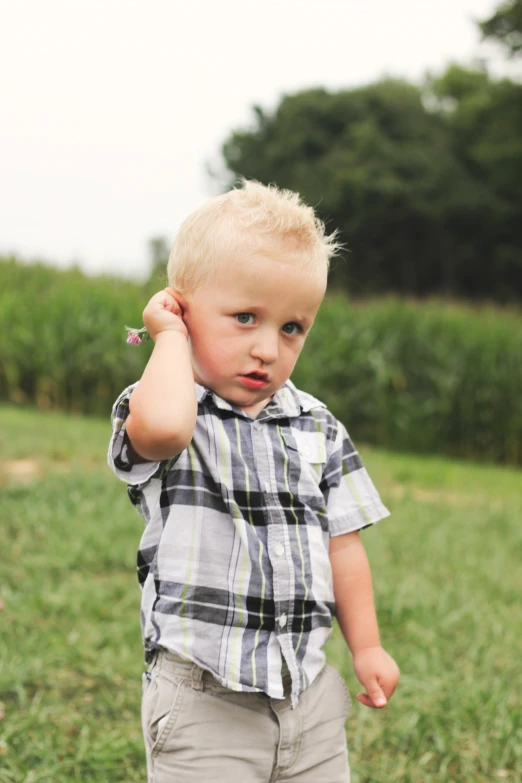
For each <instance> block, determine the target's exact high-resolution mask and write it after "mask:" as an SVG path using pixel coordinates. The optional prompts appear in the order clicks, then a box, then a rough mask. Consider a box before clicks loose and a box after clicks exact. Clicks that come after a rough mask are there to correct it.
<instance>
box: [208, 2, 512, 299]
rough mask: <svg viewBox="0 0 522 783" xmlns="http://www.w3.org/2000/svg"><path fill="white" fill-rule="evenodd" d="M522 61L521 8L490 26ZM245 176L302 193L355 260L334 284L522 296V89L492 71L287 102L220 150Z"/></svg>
mask: <svg viewBox="0 0 522 783" xmlns="http://www.w3.org/2000/svg"><path fill="white" fill-rule="evenodd" d="M480 27H481V30H482V33H483V35H484V36H485V37H490V38H495V39H496V40H498V41H500V42H501V43H502V44H503V45H504V47H505V50H506V51H507V52H508V53H509V55H510V56H512V57H516V56H517V55H519V53H520V51H522V0H511V2H508V3H507V4H505V5H504V6H501V7H500V8H499V9H498V10H497V11H496V12H495V13H494V14H493V16H492V17H491V19H488V20H485V21H483V22H481V23H480ZM222 155H223V160H224V163H225V165H226V169H227V176H228V179H227V181H226V183H225V186H226V187H232V186H233V184H234V182H235V181H236V180H237V178H238V177H247V178H249V179H250V178H251V179H257V180H259V181H261V182H264V183H276V184H277V185H278V186H279V187H283V188H290V189H291V190H295V191H298V192H299V193H300V194H301V195H302V197H303V198H304V200H305V201H306V202H308V203H310V204H312V205H313V206H315V207H316V209H317V212H318V214H319V215H320V216H321V218H322V219H324V220H325V221H326V223H327V226H328V227H329V229H330V230H333V229H334V228H337V229H338V230H339V234H340V239H341V241H342V242H343V243H344V245H345V248H346V252H345V253H344V258H343V259H340V260H338V261H337V262H334V264H333V269H332V273H331V283H332V285H333V286H334V287H338V288H346V289H347V290H349V291H350V292H352V293H354V294H358V295H364V294H369V293H372V294H374V293H383V292H394V293H398V294H401V295H415V296H425V295H428V294H434V293H436V294H442V295H446V296H455V297H462V298H467V299H484V298H489V299H496V300H498V301H520V300H521V299H522V85H521V84H519V83H518V82H516V81H515V80H513V79H510V78H495V77H494V76H493V75H492V74H491V73H490V72H489V71H488V69H487V67H486V66H485V65H480V66H475V67H466V66H463V65H458V64H453V65H450V66H449V67H448V68H447V69H446V71H445V72H444V73H443V74H441V75H438V76H429V77H426V78H425V80H424V81H423V83H422V84H419V85H414V84H410V83H408V82H406V81H404V80H399V79H383V80H381V81H379V82H377V83H374V84H370V85H368V86H364V87H359V88H355V89H345V90H340V91H336V92H332V91H328V90H326V89H310V90H304V91H301V92H298V93H296V94H292V95H286V96H284V97H283V98H282V99H281V101H280V103H279V105H278V106H277V107H276V108H275V110H273V111H266V110H265V109H263V108H262V107H260V106H255V107H254V108H253V122H252V125H251V127H249V128H248V129H237V130H234V131H233V132H232V133H231V134H230V136H229V137H228V138H227V139H226V141H225V142H224V144H223V146H222Z"/></svg>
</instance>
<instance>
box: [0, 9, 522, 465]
mask: <svg viewBox="0 0 522 783" xmlns="http://www.w3.org/2000/svg"><path fill="white" fill-rule="evenodd" d="M480 26H481V29H482V32H483V34H484V36H485V37H489V38H492V39H494V40H496V41H498V42H499V45H500V46H501V47H503V49H504V50H505V52H506V56H509V57H512V58H513V57H517V56H519V55H520V51H521V50H522V0H512V1H511V2H509V3H507V4H505V5H504V6H501V7H500V8H499V9H498V10H497V11H496V12H495V14H494V15H493V16H492V17H491V18H490V19H488V20H484V21H483V22H481V23H480ZM222 157H223V160H224V163H225V165H226V169H227V172H228V173H227V175H226V176H227V180H226V182H225V183H223V184H224V187H225V188H226V187H232V186H233V184H234V182H235V181H236V180H237V178H238V177H247V178H254V179H258V180H260V181H261V182H264V183H275V184H277V185H278V186H279V187H284V188H290V189H292V190H296V191H298V192H299V193H300V194H301V195H302V197H303V198H304V200H305V201H306V202H308V203H310V204H312V205H313V206H315V208H316V209H317V211H318V213H319V215H320V216H321V217H322V218H323V219H324V220H325V222H326V223H327V226H328V229H329V230H330V231H332V230H334V229H338V230H339V233H340V239H341V241H342V242H343V243H344V245H345V248H346V252H345V253H344V257H343V258H340V259H337V260H336V261H335V262H334V264H333V268H332V270H331V275H330V283H329V293H328V297H327V300H326V302H325V304H324V305H323V308H322V311H321V314H320V317H319V318H318V321H317V323H316V326H315V327H314V329H313V331H312V333H311V335H310V338H309V340H308V342H307V346H306V348H305V351H304V353H303V356H302V358H301V360H300V362H299V365H298V367H297V369H296V374H295V380H296V382H297V383H298V384H300V385H302V386H303V387H304V388H307V389H308V390H309V391H311V392H312V393H314V394H316V395H317V396H319V397H320V398H322V399H324V400H325V402H327V403H328V404H329V405H330V406H331V408H332V410H333V411H334V413H335V414H336V415H338V416H339V417H340V418H342V419H343V420H345V421H346V422H347V424H348V426H349V427H350V429H351V432H352V434H353V436H354V437H356V438H357V439H362V440H363V441H366V442H368V443H376V444H380V445H383V446H386V447H389V448H395V449H407V450H413V451H430V452H439V453H446V454H451V455H457V456H463V457H474V458H478V459H487V460H494V461H499V462H511V463H515V464H521V463H522V394H521V391H522V361H521V358H522V309H521V307H520V302H521V300H522V85H521V84H520V83H518V82H517V81H515V80H512V79H508V78H495V77H494V76H492V75H491V73H489V72H488V70H487V68H486V67H485V66H483V65H482V66H475V67H473V68H469V67H464V66H462V65H457V64H453V65H451V66H449V67H448V68H447V69H446V71H445V72H444V73H442V74H439V75H433V74H432V75H430V76H428V77H426V79H425V80H424V82H423V83H422V84H420V85H415V84H409V83H407V82H405V81H401V80H397V79H384V80H381V81H379V82H377V83H374V84H370V85H368V86H365V87H359V88H355V89H349V90H348V89H347V90H341V91H339V92H329V91H327V90H324V89H320V88H317V89H311V90H306V91H303V92H299V93H296V94H293V95H286V96H284V97H283V98H282V99H281V101H280V103H279V105H278V106H277V107H276V108H275V110H274V111H272V112H267V111H265V110H264V109H263V108H262V107H260V106H256V107H254V109H253V122H252V124H251V126H250V127H249V128H246V129H236V130H234V131H233V132H232V133H231V134H230V136H229V138H228V139H226V140H225V142H224V144H223V146H222ZM168 251H169V245H168V242H167V241H166V239H165V238H164V237H161V236H158V237H154V238H152V239H151V240H150V243H149V252H150V270H151V271H150V276H149V279H148V280H147V281H146V282H144V283H135V282H129V281H122V280H120V279H116V278H110V277H98V278H93V277H88V276H86V275H84V274H82V273H81V272H80V271H79V270H77V269H72V270H68V271H58V270H56V269H52V268H50V267H47V266H45V265H43V264H27V263H24V262H22V261H21V260H18V259H16V258H5V259H0V399H1V400H5V401H9V402H11V403H15V404H33V405H37V406H38V407H40V408H44V409H48V408H49V409H51V408H61V409H64V410H71V411H76V412H81V413H90V414H102V415H103V414H107V412H108V410H109V409H110V407H111V404H112V402H113V400H114V399H115V397H116V396H117V394H118V393H119V391H120V390H121V389H122V388H124V387H125V386H126V385H128V384H129V383H131V382H132V381H134V380H136V379H137V378H139V376H140V374H141V372H142V368H143V366H144V364H145V362H146V360H147V358H148V356H149V354H150V349H151V347H150V344H149V345H143V346H141V348H140V349H136V348H133V347H131V346H127V345H126V344H125V331H124V328H123V327H124V325H125V324H127V325H130V326H140V325H141V312H142V310H143V307H144V305H145V303H146V301H147V299H148V298H149V297H150V295H152V293H154V292H155V291H156V290H158V289H159V288H161V287H163V286H164V285H165V284H166V271H165V266H166V261H167V258H168Z"/></svg>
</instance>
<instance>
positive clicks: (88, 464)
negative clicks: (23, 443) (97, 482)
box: [0, 459, 100, 487]
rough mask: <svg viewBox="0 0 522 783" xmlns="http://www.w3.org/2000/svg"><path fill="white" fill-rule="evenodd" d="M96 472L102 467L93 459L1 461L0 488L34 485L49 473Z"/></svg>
mask: <svg viewBox="0 0 522 783" xmlns="http://www.w3.org/2000/svg"><path fill="white" fill-rule="evenodd" d="M78 467H81V469H82V470H86V471H89V470H94V469H96V468H99V467H100V462H99V461H97V460H93V459H84V460H75V461H74V462H73V461H72V460H63V459H57V460H54V459H53V460H49V459H48V460H41V459H12V460H0V487H6V486H7V485H8V484H32V483H33V482H35V481H39V480H40V479H43V478H45V476H47V475H48V474H49V473H70V472H71V471H72V470H73V468H74V469H77V468H78Z"/></svg>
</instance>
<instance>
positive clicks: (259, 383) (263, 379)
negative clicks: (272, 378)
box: [239, 371, 268, 389]
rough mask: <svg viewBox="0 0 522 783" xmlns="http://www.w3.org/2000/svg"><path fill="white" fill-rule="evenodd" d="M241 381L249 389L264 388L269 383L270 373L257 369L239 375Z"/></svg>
mask: <svg viewBox="0 0 522 783" xmlns="http://www.w3.org/2000/svg"><path fill="white" fill-rule="evenodd" d="M239 378H240V380H241V383H242V384H243V385H244V386H246V387H247V388H249V389H263V388H264V387H265V386H267V385H268V373H266V372H261V371H256V372H249V373H248V374H246V375H240V376H239Z"/></svg>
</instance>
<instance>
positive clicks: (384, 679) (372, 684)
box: [353, 647, 400, 709]
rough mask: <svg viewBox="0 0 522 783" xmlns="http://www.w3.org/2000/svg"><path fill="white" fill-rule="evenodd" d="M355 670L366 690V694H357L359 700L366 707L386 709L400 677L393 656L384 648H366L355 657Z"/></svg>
mask: <svg viewBox="0 0 522 783" xmlns="http://www.w3.org/2000/svg"><path fill="white" fill-rule="evenodd" d="M353 668H354V671H355V674H356V676H357V679H358V680H359V682H360V683H361V685H362V686H363V687H364V688H366V693H358V694H357V697H356V698H357V700H358V701H360V702H361V704H364V705H365V706H366V707H374V708H376V709H382V707H385V706H386V704H387V703H388V699H389V698H390V697H391V696H392V694H393V692H394V690H395V688H396V687H397V683H398V682H399V677H400V671H399V667H398V666H397V664H396V663H395V661H394V660H393V658H392V657H391V655H388V653H387V652H386V650H383V648H382V647H366V648H364V649H362V650H360V651H359V652H358V653H357V654H356V655H354V657H353Z"/></svg>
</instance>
